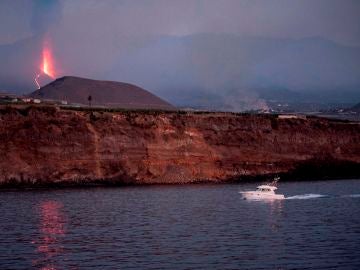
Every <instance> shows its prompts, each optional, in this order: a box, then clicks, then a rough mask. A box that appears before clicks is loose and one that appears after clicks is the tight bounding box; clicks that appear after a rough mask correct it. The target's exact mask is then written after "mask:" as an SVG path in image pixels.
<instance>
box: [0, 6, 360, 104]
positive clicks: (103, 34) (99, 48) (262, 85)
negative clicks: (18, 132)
mask: <svg viewBox="0 0 360 270" xmlns="http://www.w3.org/2000/svg"><path fill="white" fill-rule="evenodd" d="M359 13H360V2H359V1H356V0H318V1H312V0H294V1H287V0H272V1H263V0H252V1H246V0H225V1H217V0H185V1H183V0H181V1H180V0H179V1H177V0H174V1H168V0H152V1H147V0H137V1H133V0H107V1H95V0H77V1H70V0H63V1H60V0H58V1H57V0H50V1H46V0H39V1H25V0H4V1H1V2H0V57H1V59H2V61H1V62H0V91H1V90H7V91H13V92H18V93H23V92H30V91H32V90H34V89H35V85H34V83H33V78H34V74H36V72H37V71H38V69H39V65H40V61H41V59H40V58H41V49H42V46H43V43H44V40H45V39H47V40H48V42H50V44H51V47H52V51H53V54H54V59H55V62H56V63H55V68H56V71H57V74H58V75H59V76H63V75H74V76H82V77H89V78H94V79H111V80H119V81H126V82H130V83H135V84H138V85H140V86H142V87H144V88H145V89H148V90H150V91H152V92H153V93H155V94H158V95H160V96H161V97H163V98H165V99H167V100H169V101H170V102H172V103H175V104H177V105H180V106H187V105H189V106H190V105H191V106H199V107H202V106H203V107H208V108H215V109H216V108H220V109H229V110H242V109H249V108H261V107H264V106H265V103H264V101H263V100H262V99H261V98H259V97H260V96H261V95H262V94H261V93H264V91H265V92H267V93H271V94H272V93H275V92H276V91H278V90H281V91H289V92H296V93H321V95H322V96H323V97H328V98H329V100H330V99H331V97H332V95H335V93H337V94H336V96H337V97H338V93H342V96H343V100H344V101H345V100H353V99H354V98H355V96H356V95H355V96H354V93H355V94H356V92H358V89H359V86H360V79H359V78H360V74H359V70H360V69H359V68H358V67H359V66H360V53H359V46H360V27H359V26H360V16H358V14H359ZM356 98H357V96H356ZM359 98H360V97H359Z"/></svg>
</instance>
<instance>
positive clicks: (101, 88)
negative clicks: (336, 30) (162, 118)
mask: <svg viewBox="0 0 360 270" xmlns="http://www.w3.org/2000/svg"><path fill="white" fill-rule="evenodd" d="M29 96H30V97H32V98H40V99H51V100H66V101H67V102H68V103H76V104H88V97H89V96H91V99H92V105H93V106H105V107H111V108H127V109H165V110H174V109H175V107H173V106H172V105H171V104H170V103H168V102H166V101H164V100H162V99H161V98H159V97H157V96H155V95H153V94H152V93H150V92H149V91H147V90H144V89H142V88H140V87H138V86H135V85H132V84H128V83H123V82H114V81H99V80H92V79H85V78H79V77H72V76H65V77H62V78H59V79H56V80H55V81H53V82H51V83H49V84H47V85H45V86H43V87H41V88H40V89H38V90H36V91H34V92H32V93H31V94H30V95H29Z"/></svg>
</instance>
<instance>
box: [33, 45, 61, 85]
mask: <svg viewBox="0 0 360 270" xmlns="http://www.w3.org/2000/svg"><path fill="white" fill-rule="evenodd" d="M39 69H40V71H39V72H38V73H37V74H36V76H35V78H34V81H35V84H36V86H37V88H38V89H40V87H41V86H40V84H43V85H44V84H46V83H48V82H50V81H52V80H53V79H55V78H56V71H55V64H54V57H53V54H52V50H51V46H50V42H49V41H44V43H43V48H42V59H41V65H40V67H39Z"/></svg>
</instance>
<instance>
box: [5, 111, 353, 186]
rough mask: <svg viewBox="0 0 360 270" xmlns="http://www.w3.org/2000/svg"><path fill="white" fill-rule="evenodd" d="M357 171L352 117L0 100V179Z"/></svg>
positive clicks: (123, 181)
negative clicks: (66, 105) (5, 103)
mask: <svg viewBox="0 0 360 270" xmlns="http://www.w3.org/2000/svg"><path fill="white" fill-rule="evenodd" d="M273 175H280V176H282V177H283V179H285V180H296V179H298V180H306V179H310V178H317V179H332V178H359V177H360V123H359V122H349V121H339V120H330V119H324V118H317V117H295V118H294V117H292V118H284V117H280V118H279V117H278V116H277V115H260V114H237V113H217V112H184V111H173V112H172V111H155V110H149V111H146V110H118V111H117V110H104V109H102V110H100V109H99V110H96V109H93V110H88V109H83V110H80V109H72V110H70V109H65V108H59V107H55V106H3V107H0V186H1V187H9V186H15V187H16V186H19V187H28V186H30V187H31V186H34V187H35V186H68V185H70V186H87V185H134V184H141V185H143V184H187V183H199V182H206V183H219V182H220V183H225V182H237V181H255V180H258V179H264V178H265V177H271V176H273Z"/></svg>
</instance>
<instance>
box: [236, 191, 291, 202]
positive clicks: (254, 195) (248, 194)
mask: <svg viewBox="0 0 360 270" xmlns="http://www.w3.org/2000/svg"><path fill="white" fill-rule="evenodd" d="M240 194H241V196H242V198H243V199H244V200H283V199H285V196H284V195H282V194H266V193H264V192H253V191H245V192H240Z"/></svg>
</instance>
